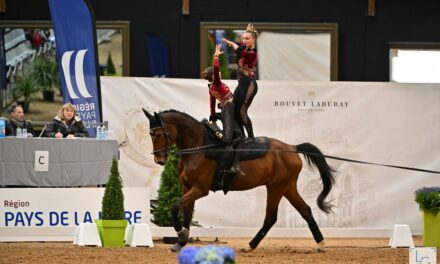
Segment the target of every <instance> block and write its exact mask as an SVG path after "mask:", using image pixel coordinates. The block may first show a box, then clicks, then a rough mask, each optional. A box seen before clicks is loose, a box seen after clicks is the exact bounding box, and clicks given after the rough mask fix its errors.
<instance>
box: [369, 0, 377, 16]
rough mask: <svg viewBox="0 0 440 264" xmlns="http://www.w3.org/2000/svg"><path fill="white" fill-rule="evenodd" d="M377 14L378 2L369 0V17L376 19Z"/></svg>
mask: <svg viewBox="0 0 440 264" xmlns="http://www.w3.org/2000/svg"><path fill="white" fill-rule="evenodd" d="M375 13H376V0H368V16H369V17H374V16H375Z"/></svg>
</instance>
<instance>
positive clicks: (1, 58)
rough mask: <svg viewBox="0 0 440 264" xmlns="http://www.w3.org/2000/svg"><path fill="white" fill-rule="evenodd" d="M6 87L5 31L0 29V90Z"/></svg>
mask: <svg viewBox="0 0 440 264" xmlns="http://www.w3.org/2000/svg"><path fill="white" fill-rule="evenodd" d="M6 86H7V82H6V49H5V29H4V28H0V89H1V90H6ZM0 98H1V97H0ZM0 103H1V102H0Z"/></svg>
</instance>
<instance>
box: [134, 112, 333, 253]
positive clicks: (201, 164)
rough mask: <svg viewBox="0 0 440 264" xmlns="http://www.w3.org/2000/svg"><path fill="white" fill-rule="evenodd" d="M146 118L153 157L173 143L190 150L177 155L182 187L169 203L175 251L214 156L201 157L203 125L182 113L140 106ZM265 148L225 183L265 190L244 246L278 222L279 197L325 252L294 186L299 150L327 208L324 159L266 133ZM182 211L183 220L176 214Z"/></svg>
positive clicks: (162, 155) (204, 189)
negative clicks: (256, 225)
mask: <svg viewBox="0 0 440 264" xmlns="http://www.w3.org/2000/svg"><path fill="white" fill-rule="evenodd" d="M143 111H144V113H145V115H146V116H147V117H148V119H149V122H150V136H151V139H152V142H153V154H154V161H155V162H156V163H157V164H160V165H164V164H165V162H166V161H167V158H168V155H169V152H170V150H171V148H172V147H171V146H172V144H176V146H177V149H178V150H181V151H184V150H188V149H192V150H194V149H195V150H199V151H191V152H187V153H184V154H181V155H180V159H179V163H178V166H177V172H178V176H179V180H180V183H181V185H182V189H183V196H182V198H181V199H180V200H178V201H177V202H176V203H175V204H174V206H173V207H172V216H173V224H174V229H175V230H176V232H177V235H178V239H179V242H178V243H176V244H175V245H174V246H172V248H171V250H173V251H179V250H180V249H181V248H182V247H183V246H185V245H186V244H187V243H188V240H189V229H190V223H191V218H192V213H193V209H194V203H195V201H196V200H197V199H199V198H202V197H204V196H206V195H208V193H209V191H210V188H211V185H212V181H213V175H214V170H215V168H216V160H213V159H208V158H206V157H205V153H204V151H203V146H204V136H205V126H204V124H203V123H202V122H199V121H197V120H196V119H195V118H193V117H191V116H190V115H188V114H186V113H182V112H179V111H176V110H167V111H162V112H159V113H156V112H155V113H154V114H150V113H149V112H148V111H146V110H145V109H143ZM269 141H270V148H269V150H268V152H267V153H266V154H265V155H264V156H262V157H260V158H257V159H254V160H247V161H241V162H240V168H241V170H242V171H243V172H244V175H243V174H237V175H236V176H235V179H234V182H233V183H232V185H231V186H230V190H231V191H244V190H249V189H252V188H255V187H258V186H262V185H265V186H266V189H267V204H266V216H265V218H264V223H263V226H262V228H261V229H260V230H259V231H258V233H257V234H256V235H255V237H254V238H253V239H252V240H251V241H250V242H249V247H248V248H247V249H246V250H247V251H249V250H253V249H255V248H256V247H257V246H258V244H259V243H260V242H261V240H262V239H263V238H264V237H265V236H266V234H267V233H268V232H269V230H270V229H271V227H272V226H273V225H274V224H275V223H276V221H277V213H278V205H279V203H280V200H281V198H282V197H283V196H284V197H286V199H287V200H288V201H289V202H290V204H291V205H292V206H293V207H294V208H295V209H296V210H298V212H299V213H300V214H301V216H302V217H303V218H304V220H305V221H306V222H307V224H308V226H309V228H310V231H311V232H312V234H313V238H314V239H315V241H316V243H317V250H318V252H324V237H323V236H322V233H321V231H320V230H319V227H318V225H317V223H316V221H315V219H314V217H313V215H312V210H311V208H310V206H309V205H307V204H306V202H305V201H304V200H303V198H302V197H301V196H300V194H299V193H298V190H297V180H298V177H299V173H300V171H301V168H302V161H301V158H300V157H299V154H298V153H302V154H303V155H304V156H305V159H306V160H307V162H308V163H309V165H314V166H316V167H317V168H318V170H319V173H320V174H321V179H322V182H323V190H322V191H321V193H320V194H319V195H318V198H317V204H318V207H319V208H320V209H321V210H322V211H323V212H325V213H329V212H330V211H331V207H332V205H331V204H330V203H329V202H326V201H325V198H326V197H327V195H328V194H329V192H330V190H331V189H332V186H333V184H334V177H333V172H334V171H333V169H331V168H330V166H329V165H328V164H327V161H326V160H325V158H324V156H323V155H322V153H321V151H320V150H319V149H318V148H317V147H316V146H314V145H312V144H310V143H303V144H300V145H296V146H295V145H289V144H286V143H284V142H281V141H279V140H277V139H274V138H270V139H269ZM181 210H183V223H182V222H181V220H180V218H179V213H180V212H181Z"/></svg>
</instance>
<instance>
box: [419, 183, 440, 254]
mask: <svg viewBox="0 0 440 264" xmlns="http://www.w3.org/2000/svg"><path fill="white" fill-rule="evenodd" d="M415 201H416V202H417V203H418V204H419V208H420V211H422V212H423V215H422V219H423V221H422V222H423V223H422V225H423V244H424V246H425V247H440V187H423V188H420V189H418V190H416V191H415Z"/></svg>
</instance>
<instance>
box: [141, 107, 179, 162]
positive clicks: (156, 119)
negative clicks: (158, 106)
mask: <svg viewBox="0 0 440 264" xmlns="http://www.w3.org/2000/svg"><path fill="white" fill-rule="evenodd" d="M142 110H143V111H144V114H145V115H146V116H147V117H148V120H149V121H150V136H151V140H152V141H153V154H154V162H156V163H157V164H159V165H164V164H165V162H166V161H167V159H168V154H169V152H170V150H171V148H172V146H171V144H172V142H171V139H170V136H169V134H168V132H167V131H166V130H165V127H164V126H163V122H162V118H161V116H160V114H158V113H156V112H154V114H153V115H152V114H150V113H149V112H148V111H147V110H145V109H142Z"/></svg>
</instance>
